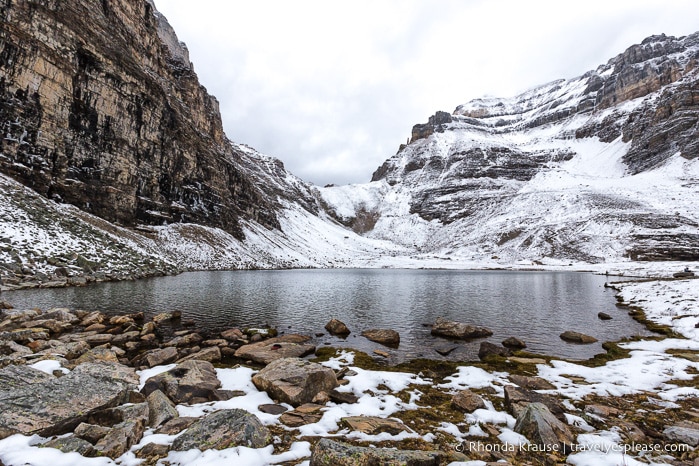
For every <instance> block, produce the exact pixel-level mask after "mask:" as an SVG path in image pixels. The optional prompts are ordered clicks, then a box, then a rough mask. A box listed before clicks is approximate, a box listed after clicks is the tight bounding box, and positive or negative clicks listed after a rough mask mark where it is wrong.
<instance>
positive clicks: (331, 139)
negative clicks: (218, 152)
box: [155, 0, 699, 186]
mask: <svg viewBox="0 0 699 466" xmlns="http://www.w3.org/2000/svg"><path fill="white" fill-rule="evenodd" d="M155 4H156V6H157V8H158V10H160V11H161V12H162V13H163V14H164V15H165V16H166V17H167V18H168V21H169V22H170V23H171V24H172V26H173V27H174V28H175V31H176V32H177V34H178V37H179V39H180V40H182V41H184V42H185V43H186V44H187V46H188V48H189V51H190V59H191V60H192V62H193V63H194V69H195V71H196V72H197V74H198V75H199V80H200V81H201V83H202V84H203V85H204V86H206V87H207V89H208V91H209V93H211V94H213V95H215V96H216V97H217V98H218V100H219V101H220V103H221V113H222V117H223V125H224V128H225V130H226V134H227V135H228V137H229V138H230V139H232V140H233V141H235V142H238V143H245V144H248V145H250V146H252V147H254V148H255V149H257V150H259V151H260V152H262V153H265V154H267V155H272V156H275V157H278V158H279V159H281V160H282V161H283V162H284V164H285V165H286V167H287V169H288V170H290V171H291V172H292V173H294V174H295V175H297V176H299V177H301V178H302V179H304V180H306V181H309V182H312V183H315V184H317V185H321V186H322V185H325V184H327V183H334V184H347V183H364V182H368V181H369V180H370V178H371V174H372V172H373V171H374V170H375V169H376V168H377V167H378V166H379V165H380V164H381V163H383V161H384V160H386V159H387V158H388V157H390V156H391V155H393V154H395V153H396V151H397V149H398V146H399V145H400V144H401V143H404V142H405V141H406V139H407V138H408V137H409V136H410V131H411V129H412V126H413V125H414V124H416V123H425V122H426V121H427V118H428V117H429V116H430V115H433V114H434V113H435V112H436V111H437V110H444V111H448V112H452V111H453V110H454V109H455V108H456V107H457V106H458V105H459V104H462V103H465V102H467V101H469V100H471V99H474V98H478V97H482V96H484V95H491V96H497V97H509V96H513V95H516V94H517V93H519V92H522V91H524V90H526V89H529V88H531V87H533V86H536V85H539V84H544V83H547V82H549V81H553V80H555V79H559V78H572V77H576V76H579V75H581V74H583V73H584V72H586V71H588V70H591V69H594V68H596V67H597V66H598V65H600V64H602V63H605V62H606V61H607V60H608V59H610V58H612V57H613V56H615V55H617V54H618V53H621V52H622V51H623V50H624V49H626V48H627V47H629V46H630V45H632V44H636V43H639V42H641V40H643V39H644V38H645V37H647V36H649V35H652V34H660V33H665V34H667V35H674V36H682V35H687V34H691V33H693V32H695V31H697V30H699V22H698V21H697V12H698V11H697V5H696V0H653V1H651V0H633V1H626V0H624V1H618V0H604V1H599V0H587V1H577V2H568V1H560V0H559V1H521V0H520V1H516V0H515V1H509V0H508V1H505V0H503V1H495V0H491V1H485V0H484V1H479V0H439V1H436V0H433V1H427V0H352V1H335V0H293V1H291V0H255V1H249V0H197V1H192V0H155Z"/></svg>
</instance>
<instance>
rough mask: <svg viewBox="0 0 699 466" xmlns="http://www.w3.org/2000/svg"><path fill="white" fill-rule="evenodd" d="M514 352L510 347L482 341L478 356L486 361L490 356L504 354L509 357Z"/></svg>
mask: <svg viewBox="0 0 699 466" xmlns="http://www.w3.org/2000/svg"><path fill="white" fill-rule="evenodd" d="M511 354H512V351H510V350H509V349H508V348H505V347H504V346H498V345H496V344H495V343H491V342H489V341H484V342H481V346H480V347H479V348H478V358H479V359H480V360H482V361H484V360H485V359H486V358H488V357H489V356H503V357H507V356H510V355H511Z"/></svg>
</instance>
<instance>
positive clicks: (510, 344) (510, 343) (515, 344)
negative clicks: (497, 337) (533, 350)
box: [502, 337, 527, 349]
mask: <svg viewBox="0 0 699 466" xmlns="http://www.w3.org/2000/svg"><path fill="white" fill-rule="evenodd" d="M502 346H505V347H507V348H512V349H524V348H526V347H527V344H526V343H524V342H523V341H522V340H520V339H519V338H515V337H509V338H506V339H505V340H503V341H502Z"/></svg>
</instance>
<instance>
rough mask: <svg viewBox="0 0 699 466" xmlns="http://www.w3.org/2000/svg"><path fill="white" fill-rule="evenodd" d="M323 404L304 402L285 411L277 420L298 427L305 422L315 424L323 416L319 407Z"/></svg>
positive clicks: (321, 407) (305, 423)
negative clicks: (291, 409)
mask: <svg viewBox="0 0 699 466" xmlns="http://www.w3.org/2000/svg"><path fill="white" fill-rule="evenodd" d="M323 408H324V406H323V405H319V404H315V403H306V404H303V405H301V406H298V407H297V408H295V409H294V410H293V411H287V412H285V413H284V414H282V415H281V416H280V417H279V421H280V422H281V423H282V424H284V425H286V426H289V427H300V426H305V425H307V424H315V423H316V422H318V421H320V419H321V418H322V417H323V413H322V412H321V409H323Z"/></svg>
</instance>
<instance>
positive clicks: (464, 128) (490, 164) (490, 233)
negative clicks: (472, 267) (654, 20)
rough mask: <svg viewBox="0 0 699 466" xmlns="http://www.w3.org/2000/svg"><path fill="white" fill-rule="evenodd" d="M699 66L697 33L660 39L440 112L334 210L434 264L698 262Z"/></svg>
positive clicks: (337, 196)
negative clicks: (434, 258) (437, 259)
mask: <svg viewBox="0 0 699 466" xmlns="http://www.w3.org/2000/svg"><path fill="white" fill-rule="evenodd" d="M698 62H699V34H693V35H691V36H688V37H684V38H680V39H677V38H674V37H666V36H664V35H663V36H653V37H650V38H648V39H646V40H644V41H643V43H641V44H639V45H634V46H633V47H631V48H629V49H628V50H626V51H625V52H624V53H622V54H621V55H619V56H617V57H615V58H613V59H611V60H610V61H609V62H608V63H607V64H605V65H602V66H600V67H599V68H597V69H596V70H594V71H590V72H588V73H586V74H584V75H583V76H580V77H578V78H575V79H571V80H558V81H554V82H551V83H549V84H546V85H543V86H540V87H537V88H535V89H531V90H529V91H527V92H524V93H522V94H520V95H517V96H515V97H512V98H484V99H477V100H474V101H471V102H468V103H466V104H463V105H459V106H458V107H457V108H456V110H454V112H453V113H451V114H449V113H446V112H438V113H437V114H435V115H434V116H432V117H430V119H429V121H428V123H427V124H421V125H416V126H415V127H414V128H413V131H412V138H411V140H410V142H409V144H407V145H403V146H401V148H400V150H399V151H398V153H397V154H396V155H394V156H393V157H391V158H390V159H388V160H387V161H386V162H385V163H384V164H383V165H382V166H381V167H379V168H378V169H377V170H376V172H375V173H374V175H373V178H372V181H371V182H370V183H367V184H363V185H351V186H341V187H329V188H322V189H321V193H322V196H323V199H325V201H326V202H327V203H328V204H329V205H331V206H333V208H334V211H335V212H336V215H337V217H338V218H339V219H341V220H342V221H343V222H344V223H345V224H347V225H350V226H355V227H356V229H358V230H360V231H362V232H363V233H364V235H365V236H366V237H369V238H376V239H383V240H388V241H392V242H395V243H398V244H401V245H404V246H406V247H412V248H415V249H416V250H417V251H419V252H420V253H422V254H437V255H438V256H444V257H450V258H460V259H468V260H494V261H497V262H502V263H512V262H514V261H518V260H523V259H526V260H532V261H540V262H543V263H547V262H548V263H558V262H560V261H561V260H564V261H568V260H571V261H585V262H604V261H620V260H628V259H631V260H698V259H699V158H698V155H699V81H698V80H697V79H698V76H699V67H698V66H697V64H698ZM367 219H370V222H369V224H368V225H367Z"/></svg>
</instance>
